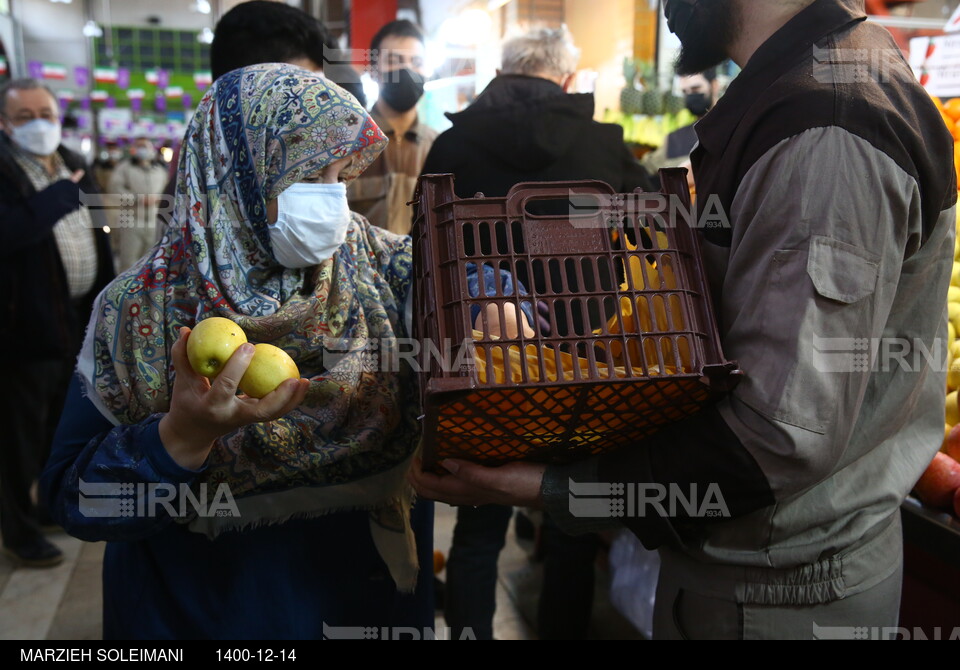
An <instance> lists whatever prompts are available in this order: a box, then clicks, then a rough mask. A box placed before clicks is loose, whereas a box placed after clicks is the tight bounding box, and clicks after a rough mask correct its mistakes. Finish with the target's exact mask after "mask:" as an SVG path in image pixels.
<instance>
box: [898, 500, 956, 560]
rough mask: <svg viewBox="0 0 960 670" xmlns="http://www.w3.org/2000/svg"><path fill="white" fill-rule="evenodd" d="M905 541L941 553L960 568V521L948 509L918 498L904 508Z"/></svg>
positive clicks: (927, 550) (903, 506)
mask: <svg viewBox="0 0 960 670" xmlns="http://www.w3.org/2000/svg"><path fill="white" fill-rule="evenodd" d="M900 510H901V512H902V518H903V540H904V542H905V543H909V544H913V545H915V546H917V547H919V548H921V549H923V550H924V551H926V552H928V553H930V554H933V555H935V556H938V557H939V558H941V559H942V560H943V561H945V562H946V563H949V564H951V565H954V566H956V567H957V570H960V521H958V520H957V519H956V518H954V517H953V516H951V515H950V514H949V513H948V512H941V511H938V510H935V509H931V508H929V507H927V506H926V505H924V504H923V503H922V502H920V501H919V500H917V499H916V498H914V497H912V496H911V497H908V498H907V499H906V500H905V501H904V503H903V505H902V506H901V508H900Z"/></svg>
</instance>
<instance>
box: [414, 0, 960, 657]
mask: <svg viewBox="0 0 960 670" xmlns="http://www.w3.org/2000/svg"><path fill="white" fill-rule="evenodd" d="M664 4H665V10H666V15H667V18H668V22H669V25H670V28H671V30H672V31H673V32H675V33H676V34H677V35H678V37H679V38H680V40H681V42H682V44H683V50H682V53H681V56H680V59H679V62H678V70H679V71H680V73H681V74H684V73H690V72H698V71H702V70H704V69H706V68H708V67H711V66H713V65H716V64H717V63H719V62H720V61H722V60H723V59H724V58H728V57H729V58H732V59H733V60H734V61H735V62H736V63H737V64H738V65H740V66H741V67H742V68H743V72H742V74H741V75H740V76H739V77H738V78H737V79H736V80H735V81H734V82H733V84H732V85H731V86H730V88H729V90H728V92H727V94H726V96H725V97H724V98H723V99H721V100H720V101H719V103H718V104H717V106H716V107H715V108H714V109H713V110H712V111H711V112H710V113H709V114H708V115H707V116H706V117H705V118H704V119H703V120H702V121H701V122H699V123H698V124H697V127H696V130H697V135H698V137H699V145H698V147H697V148H696V150H695V151H694V154H693V157H692V161H693V166H694V172H695V174H696V177H697V189H698V194H699V198H700V199H701V200H703V199H705V198H707V197H711V198H714V199H716V200H717V201H719V202H720V203H721V204H722V209H723V211H724V213H725V215H726V218H727V219H728V221H729V223H728V225H727V224H725V223H722V224H720V225H716V226H711V225H710V224H709V223H708V224H707V226H706V227H705V228H704V229H703V230H702V236H701V244H702V246H703V252H704V258H705V263H706V269H707V274H708V279H709V281H710V285H711V287H712V293H713V300H714V304H715V307H716V312H717V315H718V321H719V329H720V335H721V339H722V344H723V349H724V353H725V354H726V356H727V357H728V358H729V359H731V360H737V361H738V362H739V364H740V366H741V368H742V369H743V371H744V377H743V380H742V382H741V383H740V385H739V386H738V387H737V388H736V390H735V391H734V392H732V393H731V394H730V395H729V396H728V397H726V398H725V399H724V400H722V401H720V402H719V403H718V404H717V405H715V406H713V407H711V408H710V409H707V410H705V411H703V412H701V413H699V414H697V415H695V416H693V417H690V418H688V419H685V420H683V421H681V422H678V423H675V424H672V425H670V426H668V427H666V428H665V429H663V430H662V431H661V432H659V433H658V434H656V435H654V436H653V437H651V438H648V439H647V440H644V441H643V442H641V443H639V444H637V445H636V447H635V448H630V449H624V450H621V451H619V452H615V453H612V454H609V455H606V456H600V457H595V458H593V459H590V460H587V461H583V462H580V463H577V464H575V465H572V466H566V467H560V466H550V467H547V466H543V465H534V464H527V463H515V464H511V465H507V466H504V467H501V468H496V469H494V468H484V467H480V466H477V465H474V464H470V463H465V462H462V461H445V462H444V463H443V465H444V467H445V468H446V469H447V470H448V471H449V473H450V474H449V475H445V476H443V477H438V476H435V475H433V474H430V473H424V472H422V471H418V472H415V473H413V475H412V479H413V481H414V483H415V484H416V485H417V487H418V489H419V490H420V492H421V495H424V496H426V497H430V498H437V499H442V500H446V501H448V502H451V503H453V504H460V505H477V504H483V503H489V502H497V503H500V504H514V505H527V506H541V507H543V508H544V509H546V510H547V511H549V512H550V514H551V515H552V516H553V518H554V519H555V520H556V521H557V522H558V523H559V524H560V525H561V527H562V528H564V529H565V530H567V531H568V532H571V533H581V532H587V531H592V530H598V529H601V528H609V527H614V526H615V525H616V524H622V525H624V526H626V527H627V528H629V529H630V530H632V531H633V532H634V533H635V534H636V535H637V536H638V537H639V538H640V539H641V541H642V542H643V543H644V544H645V545H646V546H647V547H648V548H658V549H659V550H660V554H661V559H662V568H661V573H660V582H659V586H658V592H657V605H656V612H655V616H654V636H655V637H658V638H664V639H684V638H720V639H725V638H726V639H730V638H733V639H736V638H807V639H809V638H813V637H836V636H842V635H843V632H844V631H854V630H856V629H864V628H882V627H896V625H897V622H898V610H899V601H900V589H901V583H902V569H903V562H902V531H901V526H900V512H899V506H900V504H901V502H902V501H903V499H904V497H905V496H906V495H907V493H908V492H909V491H910V489H911V487H912V486H913V484H914V483H915V482H916V480H917V479H918V478H919V476H920V474H921V473H922V472H923V471H924V468H925V467H926V466H927V464H928V463H929V462H930V459H931V458H932V457H933V454H934V453H935V452H936V450H937V448H938V447H939V445H940V442H941V440H942V436H943V434H942V425H943V392H944V387H945V373H946V370H945V369H943V367H942V366H938V365H935V364H934V362H933V361H932V359H931V357H929V356H924V355H918V354H919V353H925V352H934V353H935V352H936V351H938V347H939V350H940V351H942V350H943V348H944V346H945V341H946V331H947V327H946V314H945V310H944V307H943V306H944V305H945V303H946V291H947V286H948V284H949V281H950V280H949V277H950V272H951V266H952V259H953V249H954V240H955V205H956V198H957V188H956V175H955V172H954V169H953V165H952V146H953V143H952V138H951V137H950V136H949V133H948V132H947V130H946V129H945V128H944V127H943V125H942V123H941V122H940V121H939V113H938V112H937V110H936V108H935V107H934V105H933V103H932V101H931V100H930V99H929V97H928V95H927V94H926V92H925V91H924V90H923V89H922V88H921V87H920V85H919V84H918V83H917V82H916V80H915V77H914V76H913V75H912V72H911V71H910V68H909V66H908V65H907V64H906V62H905V61H904V60H903V58H902V56H901V55H900V53H899V51H898V50H897V47H896V45H895V43H894V42H893V40H892V39H891V37H890V36H889V34H887V33H886V31H885V30H884V29H883V28H881V27H878V26H875V25H871V24H868V23H866V22H865V18H866V17H865V14H864V11H863V0H792V1H788V0H665V3H664ZM904 347H906V350H905V349H904ZM844 350H845V351H846V353H844ZM854 350H855V351H854ZM892 351H895V355H892V356H891V352H892ZM904 351H905V352H906V353H904ZM838 352H839V354H838ZM857 352H860V353H857ZM586 482H598V483H610V484H618V483H622V484H624V485H626V486H632V487H633V490H635V491H637V492H638V495H640V496H644V495H645V494H644V492H649V491H651V490H660V491H663V490H669V489H670V488H671V487H676V488H679V489H683V490H686V491H691V490H694V489H693V486H694V485H695V486H696V487H697V489H696V490H699V491H700V492H701V493H703V492H705V491H708V490H709V491H713V492H714V493H713V496H714V497H713V498H712V502H713V503H719V508H720V509H722V510H723V513H722V514H721V515H720V516H711V515H700V514H695V513H690V511H689V510H688V509H685V508H684V507H683V506H676V507H675V508H671V509H664V508H665V507H667V506H666V505H665V504H662V505H658V504H649V505H644V504H642V503H644V502H645V501H647V502H649V501H650V498H647V497H641V498H640V503H641V504H639V506H638V507H639V509H638V510H637V513H636V514H633V515H632V516H630V518H621V519H610V518H607V519H600V518H583V517H577V516H574V515H573V514H571V513H570V503H569V501H570V499H571V496H572V493H571V486H575V485H576V484H579V483H586ZM657 487H659V489H658V488H657ZM718 491H719V494H717V492H718ZM707 507H710V509H711V510H713V511H715V510H716V509H717V507H716V506H715V505H710V506H707V505H704V506H703V507H702V508H701V509H705V508H707Z"/></svg>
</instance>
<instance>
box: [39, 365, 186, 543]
mask: <svg viewBox="0 0 960 670" xmlns="http://www.w3.org/2000/svg"><path fill="white" fill-rule="evenodd" d="M161 416H162V415H154V416H152V417H150V418H148V419H145V420H144V421H141V422H140V423H138V424H134V425H120V426H114V425H113V424H112V423H111V422H110V421H108V420H107V419H106V418H104V416H103V415H102V414H101V413H100V412H99V411H98V410H97V408H96V407H95V406H94V405H93V403H92V402H90V400H89V399H88V398H85V397H84V396H83V395H82V393H81V390H80V380H79V378H78V377H77V376H76V375H74V376H73V378H72V380H71V383H70V388H69V390H68V392H67V401H66V404H65V406H64V410H63V414H62V416H61V419H60V425H59V427H58V428H57V433H56V436H55V437H54V440H53V446H52V448H51V453H50V459H49V460H48V461H47V465H46V468H45V469H44V472H43V474H42V475H41V477H40V495H41V496H43V499H44V502H45V503H46V505H47V508H48V509H49V510H50V514H51V515H52V516H53V518H54V520H55V521H56V522H57V523H59V524H60V525H62V526H63V528H64V529H65V530H66V531H67V532H68V533H69V534H70V535H73V536H74V537H78V538H80V539H81V540H87V541H91V542H95V541H100V540H138V539H142V538H145V537H148V536H150V535H154V534H156V533H158V532H160V531H161V530H163V529H164V528H165V527H167V526H168V525H169V524H170V523H172V522H173V521H174V518H175V516H177V515H178V514H179V513H181V512H189V511H190V509H191V508H189V506H185V505H183V504H182V501H186V502H189V500H190V498H189V497H185V493H186V492H187V490H188V489H189V487H190V485H191V484H192V483H193V482H194V481H195V480H196V478H197V476H198V475H199V474H200V473H201V472H202V470H187V469H184V468H182V467H180V466H179V465H177V463H176V462H174V460H173V459H172V458H171V457H170V455H169V454H168V453H167V450H166V449H165V448H164V446H163V443H162V442H161V441H160V432H159V427H158V424H159V421H160V417H161ZM189 495H190V496H192V492H191V493H190V494H189Z"/></svg>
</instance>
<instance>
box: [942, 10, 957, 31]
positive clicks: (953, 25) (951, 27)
mask: <svg viewBox="0 0 960 670" xmlns="http://www.w3.org/2000/svg"><path fill="white" fill-rule="evenodd" d="M943 32H945V33H955V32H960V7H957V9H956V10H955V11H954V12H953V16H951V17H950V20H949V21H947V25H946V26H945V27H944V29H943Z"/></svg>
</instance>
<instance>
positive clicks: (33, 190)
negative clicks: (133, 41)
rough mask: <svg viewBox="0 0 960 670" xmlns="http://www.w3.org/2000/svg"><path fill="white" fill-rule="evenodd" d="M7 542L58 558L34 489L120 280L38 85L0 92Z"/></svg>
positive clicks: (87, 182)
mask: <svg viewBox="0 0 960 670" xmlns="http://www.w3.org/2000/svg"><path fill="white" fill-rule="evenodd" d="M0 127H2V129H3V132H2V134H0V295H3V300H2V302H0V348H2V350H3V351H4V352H6V353H7V354H8V355H7V356H5V358H4V361H3V366H2V368H0V369H2V372H0V425H2V426H3V428H4V439H3V440H2V441H0V534H2V536H3V549H4V553H6V554H7V555H8V556H10V557H11V558H12V559H13V560H15V561H16V562H17V563H19V564H21V565H25V566H32V567H47V566H52V565H56V564H58V563H60V562H61V561H62V560H63V555H62V553H61V552H60V550H59V549H58V548H57V547H56V546H54V545H53V544H52V543H50V542H49V541H47V540H46V539H45V538H44V537H43V535H42V533H41V531H40V523H39V522H38V521H41V520H42V519H43V516H44V514H43V510H37V509H36V508H35V506H34V505H33V503H32V501H31V499H30V487H31V484H32V483H33V482H34V480H36V478H37V476H38V475H39V473H40V470H41V468H42V466H43V463H44V461H45V460H46V457H47V453H48V451H49V448H50V443H51V441H52V438H53V432H54V430H55V428H56V426H57V422H58V420H59V418H60V411H61V408H62V406H63V400H64V394H65V391H66V387H67V384H68V382H69V379H70V373H71V372H72V370H73V365H74V363H75V361H76V357H77V353H78V352H79V350H80V341H81V339H82V335H83V327H84V326H85V325H86V323H87V321H88V319H89V318H90V312H91V307H92V304H93V299H94V298H95V297H96V295H97V294H98V293H99V292H100V290H101V289H102V288H103V287H104V286H106V285H107V283H108V282H109V281H110V279H111V278H112V277H113V262H112V260H111V253H110V244H109V242H108V240H107V235H106V233H104V232H103V230H102V226H103V221H102V219H101V217H99V216H98V210H88V209H87V208H86V207H84V206H82V204H81V203H82V199H81V197H82V194H84V193H87V194H90V193H97V188H96V185H95V184H94V183H93V179H92V178H91V177H90V176H89V175H87V174H86V172H85V165H84V163H83V160H82V159H81V158H80V157H79V156H77V155H76V154H74V153H72V152H71V151H69V150H67V149H65V148H64V147H63V146H62V145H61V142H60V140H61V131H60V109H59V105H58V103H57V99H56V97H55V96H54V95H53V93H52V92H51V91H50V90H49V89H48V88H47V87H45V86H44V85H43V84H41V83H40V82H38V81H36V80H34V79H18V80H13V81H10V82H7V83H6V84H4V85H3V86H2V87H0Z"/></svg>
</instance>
